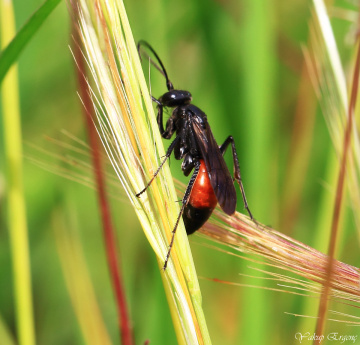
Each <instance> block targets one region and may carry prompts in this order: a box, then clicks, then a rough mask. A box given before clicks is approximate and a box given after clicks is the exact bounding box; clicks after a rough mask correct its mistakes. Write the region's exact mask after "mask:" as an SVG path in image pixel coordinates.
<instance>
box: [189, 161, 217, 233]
mask: <svg viewBox="0 0 360 345" xmlns="http://www.w3.org/2000/svg"><path fill="white" fill-rule="evenodd" d="M216 204H217V198H216V195H215V193H214V190H213V188H212V186H211V182H210V179H209V174H208V171H207V169H206V166H205V162H204V161H203V160H202V159H201V160H200V170H199V173H198V175H197V177H196V180H195V183H194V186H193V188H192V190H191V194H190V198H189V202H188V204H187V205H186V207H185V209H184V213H183V220H184V224H185V228H186V233H187V234H188V235H190V234H192V233H193V232H195V231H196V230H198V229H200V228H201V227H202V226H203V225H204V224H205V222H206V221H207V220H208V219H209V217H210V215H211V213H212V212H213V210H214V208H215V207H216Z"/></svg>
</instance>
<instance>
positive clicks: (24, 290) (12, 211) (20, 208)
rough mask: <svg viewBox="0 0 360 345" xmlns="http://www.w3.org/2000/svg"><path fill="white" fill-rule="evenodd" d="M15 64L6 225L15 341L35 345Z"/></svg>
mask: <svg viewBox="0 0 360 345" xmlns="http://www.w3.org/2000/svg"><path fill="white" fill-rule="evenodd" d="M0 5H1V11H0V23H1V42H2V45H6V44H7V43H8V42H9V41H10V40H11V39H12V37H13V36H14V35H15V19H14V11H13V6H12V2H11V1H9V0H3V1H1V3H0ZM18 89H19V87H18V72H17V66H16V65H13V66H12V67H11V68H10V70H9V72H8V73H7V75H6V77H5V78H4V82H3V85H2V90H1V97H2V105H3V127H4V135H3V138H4V143H5V145H4V146H5V162H6V167H7V201H8V207H7V210H8V226H9V232H10V244H11V254H12V262H13V275H14V295H15V304H16V310H17V313H16V316H17V330H18V339H19V340H18V341H19V344H20V345H34V344H35V331H34V320H33V306H32V296H31V274H30V262H29V243H28V232H27V222H26V209H25V199H24V190H23V174H22V157H23V154H22V146H21V140H22V138H21V120H20V102H19V91H18Z"/></svg>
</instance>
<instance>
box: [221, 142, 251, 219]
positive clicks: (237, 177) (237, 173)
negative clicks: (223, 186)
mask: <svg viewBox="0 0 360 345" xmlns="http://www.w3.org/2000/svg"><path fill="white" fill-rule="evenodd" d="M229 144H231V149H232V154H233V161H234V178H235V180H236V181H237V183H238V184H239V186H240V191H241V195H242V198H243V202H244V207H245V209H246V211H247V213H248V214H249V217H250V218H251V220H253V221H254V222H255V219H254V217H253V215H252V213H251V211H250V209H249V205H248V202H247V200H246V195H245V189H244V186H243V183H242V180H241V174H240V165H239V159H238V156H237V152H236V147H235V142H234V138H233V137H232V136H231V135H230V136H229V137H227V139H226V140H225V141H224V143H223V144H222V145H221V146H219V149H220V151H221V154H222V155H224V153H225V151H226V149H227V148H228V146H229Z"/></svg>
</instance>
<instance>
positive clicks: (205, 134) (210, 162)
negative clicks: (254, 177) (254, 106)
mask: <svg viewBox="0 0 360 345" xmlns="http://www.w3.org/2000/svg"><path fill="white" fill-rule="evenodd" d="M192 127H193V130H194V133H195V139H196V142H197V144H198V147H199V148H200V151H201V155H202V157H203V159H204V161H205V165H206V169H207V171H208V174H209V178H210V182H211V186H212V188H213V190H214V192H215V195H216V198H217V200H218V202H219V205H220V206H221V208H222V209H223V211H224V212H225V213H227V214H229V215H231V214H233V213H234V212H235V208H236V190H235V187H234V182H233V179H232V177H231V175H230V172H229V169H228V167H227V165H226V163H225V160H224V158H223V156H222V154H221V152H220V149H219V146H218V144H217V142H216V140H215V138H214V135H213V134H212V132H211V129H210V127H209V125H208V124H207V123H206V124H205V125H204V124H201V123H199V122H198V121H196V119H194V120H193V121H192Z"/></svg>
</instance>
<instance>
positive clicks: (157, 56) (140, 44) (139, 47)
mask: <svg viewBox="0 0 360 345" xmlns="http://www.w3.org/2000/svg"><path fill="white" fill-rule="evenodd" d="M141 46H145V47H147V48H148V49H149V50H150V51H151V52H152V53H153V55H154V56H155V58H156V60H157V61H158V63H159V65H160V66H161V70H162V74H163V75H164V77H165V79H166V87H167V89H168V90H169V91H170V90H174V86H173V84H172V82H171V81H170V79H169V77H168V75H167V72H166V69H165V67H164V65H163V63H162V61H161V59H160V58H159V55H157V53H156V52H155V50H154V48H153V47H152V46H151V45H150V44H149V43H147V42H146V41H144V40H141V41H139V43H138V45H137V48H138V53H139V56H140V59H141V54H140V49H141ZM155 67H156V65H155Z"/></svg>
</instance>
